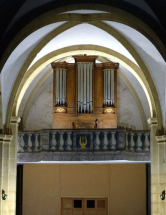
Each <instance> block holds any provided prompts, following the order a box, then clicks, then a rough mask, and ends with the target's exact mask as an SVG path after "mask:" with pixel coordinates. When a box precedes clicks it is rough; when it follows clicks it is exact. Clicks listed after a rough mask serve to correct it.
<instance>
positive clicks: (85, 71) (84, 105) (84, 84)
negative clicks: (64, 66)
mask: <svg viewBox="0 0 166 215" xmlns="http://www.w3.org/2000/svg"><path fill="white" fill-rule="evenodd" d="M84 113H86V64H85V63H84Z"/></svg>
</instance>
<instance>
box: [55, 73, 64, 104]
mask: <svg viewBox="0 0 166 215" xmlns="http://www.w3.org/2000/svg"><path fill="white" fill-rule="evenodd" d="M65 104H66V70H65V69H56V105H65Z"/></svg>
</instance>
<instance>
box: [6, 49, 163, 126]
mask: <svg viewBox="0 0 166 215" xmlns="http://www.w3.org/2000/svg"><path fill="white" fill-rule="evenodd" d="M76 53H77V54H85V53H87V54H95V55H100V56H103V57H107V58H112V59H113V60H115V61H118V62H119V63H121V64H122V65H124V66H125V67H126V68H128V69H129V70H130V71H131V72H132V73H133V74H134V75H135V77H136V78H137V79H138V81H139V82H140V84H141V85H142V87H143V88H144V91H145V93H146V95H147V98H148V101H149V106H150V107H151V108H150V109H151V116H153V111H152V110H153V109H152V103H153V94H152V93H151V90H150V88H149V85H148V83H147V80H146V78H145V77H144V74H143V72H142V71H141V69H140V68H139V67H138V66H136V65H135V64H134V63H133V62H132V61H130V60H129V59H127V58H126V57H125V56H123V55H121V54H119V53H117V52H115V51H113V50H110V49H108V48H104V47H101V46H94V45H78V46H71V47H66V48H63V49H59V50H56V51H54V52H52V53H49V54H48V55H46V56H44V57H43V58H41V59H40V60H38V61H37V62H36V63H35V64H34V65H33V66H32V67H31V68H30V69H29V70H28V71H27V73H26V77H24V78H23V82H22V84H21V86H22V88H21V91H20V94H19V96H18V98H17V100H16V103H17V104H16V112H17V111H18V107H19V105H20V102H21V99H22V97H23V95H24V92H25V91H26V89H27V87H28V86H29V84H30V83H31V81H32V80H33V79H34V77H36V75H37V74H39V72H40V71H41V70H42V69H43V68H44V67H45V66H46V65H48V64H49V63H51V62H52V61H55V60H58V59H59V58H63V57H66V56H71V55H74V54H76ZM16 87H17V83H15V86H14V88H16ZM14 88H13V90H14ZM11 105H12V104H11ZM11 109H12V106H8V112H7V117H9V114H10V110H11ZM154 111H155V110H154ZM161 119H162V118H161ZM6 120H7V121H8V120H9V118H7V119H6ZM158 120H159V121H160V118H159V119H158ZM160 123H162V121H160Z"/></svg>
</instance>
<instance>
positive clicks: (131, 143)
mask: <svg viewBox="0 0 166 215" xmlns="http://www.w3.org/2000/svg"><path fill="white" fill-rule="evenodd" d="M130 136H131V139H130V151H134V148H133V147H134V145H135V143H134V133H130Z"/></svg>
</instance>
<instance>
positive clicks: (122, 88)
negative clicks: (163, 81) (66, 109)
mask: <svg viewBox="0 0 166 215" xmlns="http://www.w3.org/2000/svg"><path fill="white" fill-rule="evenodd" d="M52 92H53V85H52V84H51V85H50V86H48V87H46V89H45V90H44V91H43V92H42V93H41V94H39V96H38V97H37V98H36V100H35V101H34V102H33V104H32V106H31V108H30V110H29V113H28V116H27V121H26V128H25V129H26V130H40V129H47V128H52V101H53V100H52V99H53V96H52ZM117 98H118V101H117V102H118V110H117V112H118V125H120V126H124V127H130V128H132V129H138V130H143V125H142V121H141V116H140V113H139V110H138V107H137V104H136V102H135V100H134V98H133V96H132V94H131V92H130V91H129V90H128V88H127V87H126V85H125V84H124V83H123V81H122V80H121V79H120V78H119V77H118V96H117Z"/></svg>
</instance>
